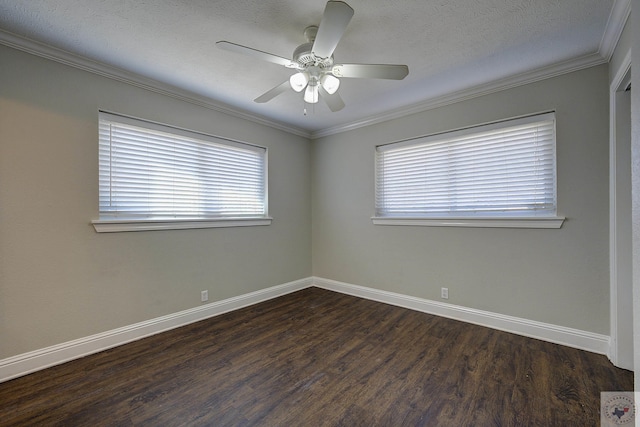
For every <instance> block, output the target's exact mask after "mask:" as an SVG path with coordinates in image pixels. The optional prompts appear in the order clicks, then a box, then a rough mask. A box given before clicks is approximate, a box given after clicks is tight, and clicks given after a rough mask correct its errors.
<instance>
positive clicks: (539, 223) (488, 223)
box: [371, 216, 565, 228]
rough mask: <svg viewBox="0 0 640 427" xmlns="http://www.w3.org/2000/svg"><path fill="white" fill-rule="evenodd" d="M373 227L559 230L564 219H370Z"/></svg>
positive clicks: (557, 217) (556, 217)
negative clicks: (405, 226)
mask: <svg viewBox="0 0 640 427" xmlns="http://www.w3.org/2000/svg"><path fill="white" fill-rule="evenodd" d="M371 220H372V221H373V223H374V224H375V225H414V226H424V227H478V228H560V227H562V223H563V222H564V220H565V217H559V216H555V217H513V218H504V217H502V218H496V217H486V218H387V217H372V218H371Z"/></svg>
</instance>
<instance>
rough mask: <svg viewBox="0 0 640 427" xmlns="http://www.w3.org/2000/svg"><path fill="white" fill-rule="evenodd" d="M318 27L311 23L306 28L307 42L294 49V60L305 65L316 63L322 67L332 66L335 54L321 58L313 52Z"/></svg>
mask: <svg viewBox="0 0 640 427" xmlns="http://www.w3.org/2000/svg"><path fill="white" fill-rule="evenodd" d="M317 33H318V27H317V26H315V25H310V26H308V27H307V28H305V29H304V37H305V38H306V39H307V43H304V44H301V45H300V46H298V47H297V48H296V49H295V50H294V51H293V60H294V61H295V62H297V63H298V64H300V65H301V66H303V67H305V68H306V67H309V66H312V65H315V66H317V67H320V68H331V66H332V65H333V55H332V56H331V57H329V58H320V57H318V56H316V55H315V54H314V53H313V52H312V48H313V42H314V41H315V39H316V34H317Z"/></svg>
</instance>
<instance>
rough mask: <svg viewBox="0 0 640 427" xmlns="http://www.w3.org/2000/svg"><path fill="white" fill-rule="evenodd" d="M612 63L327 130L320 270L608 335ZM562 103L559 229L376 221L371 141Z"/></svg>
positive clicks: (319, 161) (318, 200)
mask: <svg viewBox="0 0 640 427" xmlns="http://www.w3.org/2000/svg"><path fill="white" fill-rule="evenodd" d="M607 88H608V67H607V66H606V65H602V66H598V67H593V68H590V69H586V70H582V71H579V72H574V73H571V74H566V75H563V76H560V77H555V78H552V79H548V80H544V81H540V82H537V83H533V84H529V85H526V86H521V87H517V88H514V89H510V90H505V91H502V92H498V93H494V94H490V95H486V96H482V97H478V98H474V99H471V100H467V101H464V102H459V103H456V104H452V105H448V106H444V107H440V108H435V109H432V110H429V111H426V112H423V113H419V114H415V115H412V116H409V117H404V118H401V119H396V120H393V121H388V122H385V123H381V124H377V125H373V126H370V127H366V128H362V129H357V130H353V131H350V132H346V133H342V134H338V135H333V136H328V137H325V138H322V139H319V140H317V141H314V144H313V177H312V191H313V193H312V212H313V213H312V215H313V221H312V227H313V238H312V242H313V243H312V245H313V274H314V275H315V276H319V277H323V278H327V279H333V280H338V281H342V282H346V283H351V284H356V285H362V286H368V287H372V288H377V289H381V290H386V291H392V292H398V293H401V294H406V295H412V296H416V297H421V298H426V299H430V300H440V287H448V288H449V300H447V302H449V303H452V304H456V305H461V306H466V307H472V308H476V309H481V310H488V311H491V312H495V313H502V314H506V315H512V316H518V317H522V318H526V319H532V320H537V321H542V322H548V323H551V324H556V325H562V326H567V327H573V328H578V329H582V330H586V331H592V332H595V333H601V334H608V333H609V268H608V262H609V259H608V257H609V251H608V243H609V241H608V200H609V199H608V180H609V175H608V139H609V136H608V114H609V111H608V103H609V100H608V89H607ZM546 110H555V111H556V118H557V159H558V213H559V215H562V216H566V217H567V221H566V222H565V224H564V225H563V227H562V228H561V229H559V230H546V229H544V230H535V229H490V228H484V229H482V228H445V227H406V226H404V227H403V226H374V225H373V224H372V222H371V219H370V217H371V216H372V215H373V213H374V162H373V160H374V147H375V146H376V145H377V144H382V143H388V142H391V141H396V140H401V139H405V138H411V137H415V136H419V135H425V134H431V133H436V132H442V131H446V130H451V129H457V128H461V127H465V126H470V125H474V124H479V123H485V122H490V121H494V120H500V119H504V118H508V117H514V116H519V115H524V114H531V113H536V112H541V111H546Z"/></svg>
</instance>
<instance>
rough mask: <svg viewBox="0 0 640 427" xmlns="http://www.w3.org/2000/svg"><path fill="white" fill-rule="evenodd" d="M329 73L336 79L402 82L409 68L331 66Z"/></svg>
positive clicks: (384, 65)
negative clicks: (352, 78) (348, 78)
mask: <svg viewBox="0 0 640 427" xmlns="http://www.w3.org/2000/svg"><path fill="white" fill-rule="evenodd" d="M331 73H332V74H333V75H334V76H336V77H354V78H363V79H391V80H402V79H404V78H405V77H406V76H407V74H409V67H407V66H406V65H394V64H338V65H334V66H333V68H332V69H331Z"/></svg>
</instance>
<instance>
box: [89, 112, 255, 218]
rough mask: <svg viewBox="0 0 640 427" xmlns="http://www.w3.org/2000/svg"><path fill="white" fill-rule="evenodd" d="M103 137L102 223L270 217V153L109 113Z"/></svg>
mask: <svg viewBox="0 0 640 427" xmlns="http://www.w3.org/2000/svg"><path fill="white" fill-rule="evenodd" d="M99 133H100V135H99V141H100V142H99V160H100V218H101V219H114V218H115V219H118V218H122V219H218V218H255V217H265V216H266V215H267V204H266V149H265V148H262V147H256V146H253V145H249V144H244V143H238V142H233V141H227V140H224V139H220V138H215V137H212V136H208V135H202V134H198V133H194V132H189V131H185V130H181V129H175V128H171V127H168V126H163V125H158V124H155V123H149V122H145V121H140V120H135V119H131V118H127V117H121V116H117V115H113V114H108V113H100V116H99Z"/></svg>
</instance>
